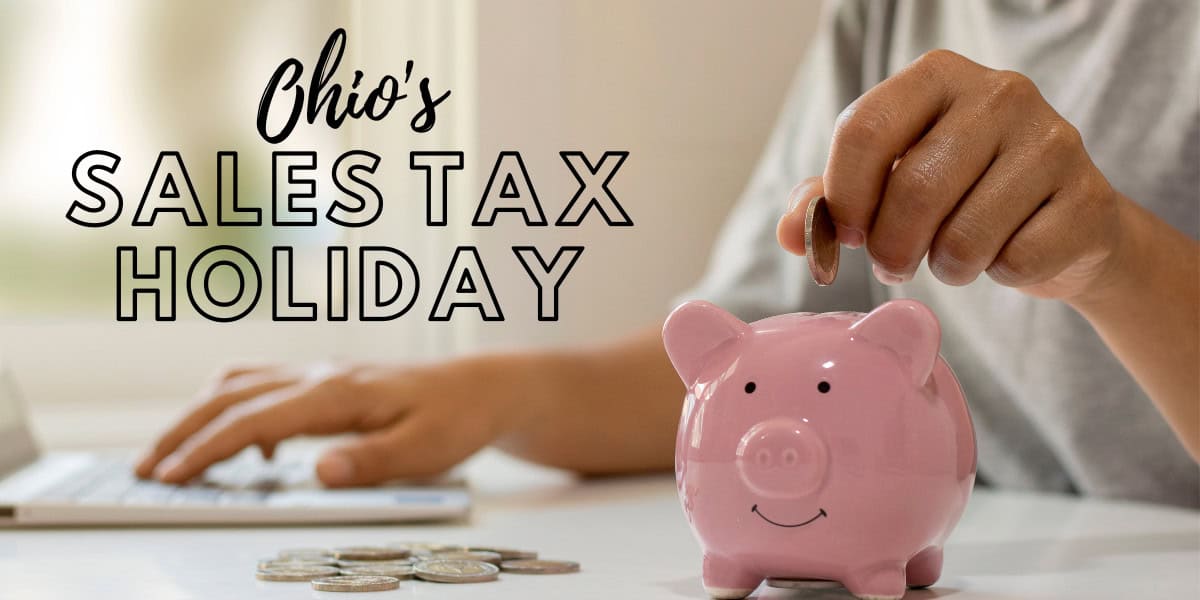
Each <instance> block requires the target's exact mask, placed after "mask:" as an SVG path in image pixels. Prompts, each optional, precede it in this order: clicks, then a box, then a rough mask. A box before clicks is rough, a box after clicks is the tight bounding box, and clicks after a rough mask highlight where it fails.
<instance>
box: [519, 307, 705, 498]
mask: <svg viewBox="0 0 1200 600" xmlns="http://www.w3.org/2000/svg"><path fill="white" fill-rule="evenodd" d="M507 360H509V361H510V362H509V365H510V368H511V369H513V374H514V375H515V376H516V377H517V379H518V380H521V381H526V382H528V383H527V385H524V386H522V387H523V388H524V390H526V391H523V392H522V393H524V394H525V398H524V401H525V402H528V403H530V408H532V409H533V410H530V411H524V414H526V415H527V416H526V417H525V418H524V419H523V420H521V421H519V422H515V423H511V424H510V426H509V428H508V430H507V432H506V433H505V434H504V435H503V436H502V437H501V438H500V439H499V440H498V442H497V444H496V445H497V446H498V447H500V448H501V449H503V450H505V451H507V452H509V453H511V454H514V455H516V456H520V457H522V458H525V459H527V460H532V461H535V462H539V463H542V464H546V465H551V466H555V467H560V468H565V469H570V470H573V471H578V472H581V473H586V474H613V473H629V472H639V471H655V470H666V469H670V468H671V466H672V464H673V456H674V443H675V430H676V427H677V425H678V422H679V414H680V409H681V406H682V403H683V397H684V388H683V384H682V383H680V381H679V378H678V377H677V376H676V375H675V371H674V370H673V369H672V368H671V364H670V362H669V360H668V359H667V355H666V352H665V351H664V350H663V347H662V338H661V334H660V328H659V327H654V328H649V329H647V330H644V331H640V332H638V333H637V334H635V335H633V336H630V337H628V338H626V339H623V340H621V341H619V342H617V343H614V344H608V345H605V346H600V347H595V348H589V349H585V350H569V351H562V350H559V351H546V352H536V353H527V354H515V355H512V356H511V357H510V358H509V359H507Z"/></svg>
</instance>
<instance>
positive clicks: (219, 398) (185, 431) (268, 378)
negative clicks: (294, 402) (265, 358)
mask: <svg viewBox="0 0 1200 600" xmlns="http://www.w3.org/2000/svg"><path fill="white" fill-rule="evenodd" d="M296 380H297V377H296V376H294V375H286V376H280V375H276V374H274V373H272V372H261V373H253V374H246V375H241V376H239V377H237V378H236V379H232V380H229V381H227V382H226V383H224V384H223V385H224V387H220V386H217V387H215V388H214V390H213V392H212V393H211V394H206V399H205V400H204V401H202V402H201V403H200V404H199V405H198V406H196V407H195V408H193V409H192V410H191V411H190V412H189V413H188V414H187V416H185V417H184V418H183V419H181V420H180V421H179V422H177V423H176V424H175V425H174V426H173V427H171V429H169V430H167V432H166V433H165V434H163V435H162V436H161V437H160V438H159V439H158V441H157V442H156V443H155V445H154V447H153V448H152V449H151V450H150V452H148V453H147V454H146V455H145V456H144V457H143V458H142V459H141V460H140V461H139V462H138V465H137V467H136V468H135V469H134V471H135V472H136V473H137V475H138V476H139V477H150V476H151V474H153V473H154V469H155V467H157V466H158V464H159V463H160V462H161V461H162V459H163V458H165V457H167V456H168V455H170V454H171V453H172V452H174V451H175V450H176V449H177V448H178V447H179V445H180V444H182V443H183V442H184V441H185V440H187V439H188V438H189V437H191V436H192V435H193V434H195V433H196V432H197V431H199V430H200V429H201V428H202V427H204V426H205V425H206V424H208V423H209V422H211V421H212V420H213V419H216V418H217V417H218V416H220V415H221V413H223V412H224V411H225V410H226V409H228V408H229V407H231V406H233V405H235V404H238V403H241V402H245V401H246V400H249V399H251V398H254V397H256V396H259V395H261V394H265V393H268V392H271V391H274V390H277V389H280V388H283V387H287V386H289V385H292V384H294V383H295V382H296Z"/></svg>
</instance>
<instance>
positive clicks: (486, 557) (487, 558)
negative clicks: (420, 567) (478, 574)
mask: <svg viewBox="0 0 1200 600" xmlns="http://www.w3.org/2000/svg"><path fill="white" fill-rule="evenodd" d="M426 560H477V561H480V562H486V563H492V564H493V565H496V566H500V562H501V560H502V559H501V558H500V554H498V553H496V552H470V551H462V552H434V553H433V556H430V557H428V558H427V559H426Z"/></svg>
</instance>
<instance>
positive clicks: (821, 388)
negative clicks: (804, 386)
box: [817, 381, 829, 394]
mask: <svg viewBox="0 0 1200 600" xmlns="http://www.w3.org/2000/svg"><path fill="white" fill-rule="evenodd" d="M817 391H818V392H821V393H822V394H828V393H829V382H828V381H822V382H821V383H818V384H817Z"/></svg>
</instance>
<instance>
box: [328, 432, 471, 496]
mask: <svg viewBox="0 0 1200 600" xmlns="http://www.w3.org/2000/svg"><path fill="white" fill-rule="evenodd" d="M453 426H454V424H453V423H451V424H439V422H438V421H436V420H434V419H429V418H421V417H414V418H408V419H404V420H402V421H400V422H399V423H397V424H395V425H393V426H392V427H390V428H388V429H386V430H383V431H379V432H376V433H370V434H366V435H363V436H361V437H359V438H358V439H356V440H355V441H353V442H351V443H349V444H346V445H343V446H339V447H337V448H333V449H331V450H329V451H327V452H326V453H325V454H324V455H323V456H322V457H321V459H320V460H319V461H317V477H318V478H319V479H320V480H321V482H322V483H324V484H325V485H327V486H330V487H344V486H355V485H369V484H375V483H380V482H384V481H388V480H390V479H396V478H401V477H430V476H433V475H437V474H439V473H442V472H444V471H446V470H447V469H449V468H450V467H452V466H454V465H456V464H458V463H459V462H461V461H462V460H463V459H465V458H467V457H468V456H470V455H471V453H473V452H474V451H475V450H477V449H478V448H477V447H470V445H469V444H465V445H462V444H453V443H446V439H447V435H448V434H452V433H453V432H452V431H450V428H452V427H453Z"/></svg>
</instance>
